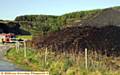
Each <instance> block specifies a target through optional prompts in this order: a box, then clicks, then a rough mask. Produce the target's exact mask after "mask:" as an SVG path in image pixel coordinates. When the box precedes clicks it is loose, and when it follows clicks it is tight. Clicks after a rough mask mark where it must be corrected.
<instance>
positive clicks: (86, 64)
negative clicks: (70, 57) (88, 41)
mask: <svg viewBox="0 0 120 75" xmlns="http://www.w3.org/2000/svg"><path fill="white" fill-rule="evenodd" d="M87 52H88V51H87V48H85V68H86V69H88V60H87V57H88V55H87Z"/></svg>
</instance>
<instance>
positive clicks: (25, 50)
mask: <svg viewBox="0 0 120 75" xmlns="http://www.w3.org/2000/svg"><path fill="white" fill-rule="evenodd" d="M23 43H24V57H26V56H27V54H26V42H25V40H24V42H23Z"/></svg>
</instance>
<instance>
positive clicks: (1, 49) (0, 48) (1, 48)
mask: <svg viewBox="0 0 120 75" xmlns="http://www.w3.org/2000/svg"><path fill="white" fill-rule="evenodd" d="M9 49H10V46H6V45H0V71H20V69H18V68H17V66H15V65H14V64H12V63H11V62H9V61H7V60H5V59H4V55H5V53H6V52H7V51H8V50H9Z"/></svg>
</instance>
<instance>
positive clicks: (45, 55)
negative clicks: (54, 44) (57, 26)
mask: <svg viewBox="0 0 120 75" xmlns="http://www.w3.org/2000/svg"><path fill="white" fill-rule="evenodd" d="M46 61H47V48H46V49H45V64H46Z"/></svg>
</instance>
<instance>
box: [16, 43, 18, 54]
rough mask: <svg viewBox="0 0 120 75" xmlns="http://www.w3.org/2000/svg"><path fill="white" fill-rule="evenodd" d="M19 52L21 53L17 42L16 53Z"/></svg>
mask: <svg viewBox="0 0 120 75" xmlns="http://www.w3.org/2000/svg"><path fill="white" fill-rule="evenodd" d="M18 51H19V42H18V41H16V52H17V53H18Z"/></svg>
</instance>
